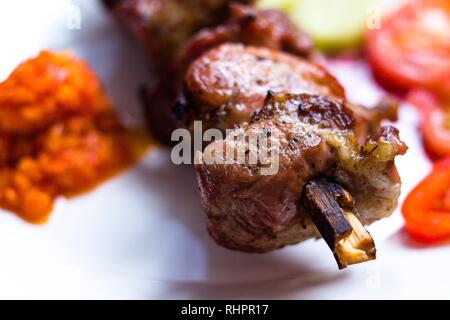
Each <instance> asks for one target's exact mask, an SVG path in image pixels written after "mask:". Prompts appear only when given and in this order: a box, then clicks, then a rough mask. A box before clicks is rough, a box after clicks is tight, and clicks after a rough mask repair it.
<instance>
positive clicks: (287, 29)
mask: <svg viewBox="0 0 450 320" xmlns="http://www.w3.org/2000/svg"><path fill="white" fill-rule="evenodd" d="M230 42H232V43H242V44H245V45H251V46H256V47H266V48H271V49H275V50H280V51H284V52H289V53H292V54H294V55H298V56H303V57H307V56H309V55H310V53H311V51H312V49H313V43H312V41H311V39H310V37H309V36H308V35H307V34H305V33H303V32H302V31H300V30H299V29H298V27H297V26H296V25H295V24H294V23H293V22H292V21H291V20H290V19H289V18H288V17H287V16H286V15H285V14H284V13H283V12H281V11H279V10H274V9H268V10H261V9H256V8H253V7H249V6H245V5H242V4H238V3H233V4H231V5H230V17H229V18H228V20H227V22H226V23H224V24H222V25H219V26H217V27H214V28H205V29H203V30H201V31H200V32H198V33H197V34H196V35H194V36H193V37H192V38H191V39H190V40H189V42H188V44H187V45H186V47H185V48H184V50H183V51H182V54H181V57H182V58H181V60H182V61H183V64H184V65H187V66H188V65H189V64H190V63H191V62H193V61H194V60H195V59H196V58H198V57H199V56H201V55H202V54H203V53H205V52H206V51H208V50H210V49H213V48H215V47H217V46H219V45H221V44H224V43H230Z"/></svg>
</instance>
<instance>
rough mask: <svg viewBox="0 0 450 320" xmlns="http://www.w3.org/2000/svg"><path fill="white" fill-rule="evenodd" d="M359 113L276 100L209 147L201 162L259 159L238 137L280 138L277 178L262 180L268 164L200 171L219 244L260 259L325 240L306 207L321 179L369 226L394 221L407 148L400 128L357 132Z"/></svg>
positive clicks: (306, 99)
mask: <svg viewBox="0 0 450 320" xmlns="http://www.w3.org/2000/svg"><path fill="white" fill-rule="evenodd" d="M354 110H355V109H354V107H350V106H349V105H348V104H347V103H346V102H342V101H338V100H335V99H333V98H329V97H325V96H317V95H310V94H300V95H290V94H280V95H269V97H268V99H267V100H266V102H265V104H264V107H263V108H262V110H261V111H260V112H259V113H258V114H256V115H255V116H254V117H253V120H252V121H251V122H250V123H249V124H244V125H242V126H241V127H240V128H237V129H235V130H234V131H233V132H232V133H231V134H229V135H228V136H227V137H226V138H225V139H223V140H218V141H214V142H213V143H211V144H210V145H208V146H207V147H206V148H205V150H204V152H203V153H201V155H203V156H205V155H208V154H216V155H221V154H224V150H231V151H232V152H231V154H238V150H241V149H246V150H247V151H249V152H258V151H252V149H251V148H250V147H248V146H246V145H245V146H242V144H243V143H244V144H245V143H247V142H245V141H244V142H242V141H239V140H238V139H237V137H238V136H239V135H241V134H242V133H244V134H246V135H247V136H250V135H252V134H259V133H260V132H263V131H265V132H269V133H270V134H271V136H273V137H278V138H277V141H278V143H279V150H280V151H279V169H278V171H277V172H276V174H273V175H264V174H261V170H262V166H261V164H251V163H249V162H248V161H246V162H244V163H242V162H238V161H235V162H234V163H230V162H228V163H226V164H221V163H223V161H219V162H218V163H212V164H211V163H205V162H203V163H199V164H197V165H196V171H197V177H198V182H199V185H200V192H201V196H202V205H203V208H204V212H205V213H206V216H207V219H208V222H207V224H208V230H209V233H210V234H211V236H212V237H213V238H214V239H215V240H216V242H217V243H219V244H220V245H222V246H225V247H227V248H230V249H235V250H240V251H246V252H259V253H261V252H268V251H271V250H274V249H278V248H281V247H283V246H285V245H289V244H296V243H298V242H301V241H304V240H306V239H309V238H314V237H318V236H319V235H320V233H319V231H318V230H317V228H316V225H315V224H314V222H313V219H312V218H311V214H310V212H309V210H307V209H306V208H305V204H304V202H303V201H301V196H302V194H303V192H304V187H305V185H307V183H308V182H309V181H311V180H314V179H316V178H317V177H327V178H329V179H331V180H333V181H335V182H336V183H338V184H339V185H341V186H343V187H345V189H346V190H347V191H348V192H349V193H350V194H351V195H352V196H353V198H354V203H355V209H356V211H357V212H358V213H359V216H358V218H359V219H360V221H361V223H362V225H366V224H370V223H372V222H374V221H376V220H379V219H381V218H384V217H387V216H389V215H390V214H391V213H392V212H393V210H394V209H395V208H396V206H397V200H398V196H399V194H400V185H401V182H400V178H399V176H398V173H397V170H396V167H395V164H394V158H395V157H396V156H397V155H400V154H403V153H404V152H406V146H405V145H404V143H403V142H402V141H401V140H400V139H399V137H398V131H397V130H396V129H395V128H393V127H389V126H388V127H380V128H378V130H376V132H374V133H373V134H370V135H368V136H367V135H366V136H364V135H360V133H357V132H356V131H355V128H357V127H358V122H360V121H361V120H360V119H359V118H358V116H357V114H356V113H355V111H354ZM363 137H364V138H365V139H364V143H363V144H362V145H361V144H360V143H359V142H358V141H359V140H361V138H363ZM199 155H200V154H197V157H199ZM224 160H225V159H224ZM316 214H317V212H316ZM322 214H323V213H322ZM347 219H348V218H347ZM353 230H355V227H353ZM322 234H323V235H324V236H325V237H327V235H326V234H325V233H324V232H323V233H322ZM368 256H369V255H368Z"/></svg>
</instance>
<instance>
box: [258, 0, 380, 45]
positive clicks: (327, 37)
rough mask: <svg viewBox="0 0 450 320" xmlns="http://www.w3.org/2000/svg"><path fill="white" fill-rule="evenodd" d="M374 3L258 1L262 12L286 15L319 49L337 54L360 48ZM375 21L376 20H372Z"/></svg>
mask: <svg viewBox="0 0 450 320" xmlns="http://www.w3.org/2000/svg"><path fill="white" fill-rule="evenodd" d="M376 3H377V0H260V1H259V3H258V5H259V6H260V7H264V8H278V9H281V10H283V11H284V12H286V13H287V14H288V15H289V16H290V17H291V18H292V19H293V21H294V22H296V23H297V24H298V25H299V27H300V28H301V29H302V30H303V31H305V32H306V33H308V34H309V35H310V36H311V37H312V39H313V40H314V42H315V44H316V46H317V47H318V48H319V49H322V50H326V51H337V50H342V49H349V48H353V47H357V46H358V45H360V44H361V40H362V37H363V34H364V32H365V30H366V28H367V23H368V21H369V19H373V18H374V17H373V16H371V15H374V14H377V8H376V7H375V5H376ZM375 18H376V17H375Z"/></svg>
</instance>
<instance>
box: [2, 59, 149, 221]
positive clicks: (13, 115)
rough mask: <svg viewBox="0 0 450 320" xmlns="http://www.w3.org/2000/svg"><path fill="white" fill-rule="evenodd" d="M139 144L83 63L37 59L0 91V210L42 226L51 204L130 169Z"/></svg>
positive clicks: (140, 147)
mask: <svg viewBox="0 0 450 320" xmlns="http://www.w3.org/2000/svg"><path fill="white" fill-rule="evenodd" d="M142 137H143V135H136V134H133V133H132V132H130V130H127V129H125V128H124V127H123V126H122V125H121V124H120V122H119V120H118V119H117V117H116V115H115V114H114V112H113V110H112V108H111V104H110V103H109V100H108V98H107V97H106V95H105V93H104V92H103V90H102V87H101V85H100V82H99V80H98V79H97V77H96V76H95V74H94V73H93V72H92V71H91V70H90V69H89V67H88V66H87V64H86V63H84V62H83V61H82V60H80V59H77V58H76V57H74V56H73V55H72V54H70V53H67V52H61V53H53V52H50V51H42V52H41V53H39V55H38V56H37V57H35V58H32V59H29V60H27V61H25V62H24V63H22V64H21V65H19V66H18V67H17V68H16V69H15V70H14V71H13V72H12V73H11V75H10V76H9V77H8V79H6V80H5V81H4V82H2V83H0V207H2V208H4V209H7V210H10V211H13V212H15V213H17V214H18V215H19V216H20V217H22V218H23V219H25V220H27V221H29V222H32V223H42V222H45V221H46V220H47V218H48V216H49V214H50V212H51V211H52V208H53V201H54V199H55V198H56V197H57V196H59V195H65V196H69V195H74V194H79V193H81V192H85V191H87V190H90V189H92V188H94V187H95V186H96V185H98V184H99V183H100V182H102V181H104V180H106V179H108V178H110V177H112V176H113V175H115V174H117V173H118V172H120V171H122V170H124V169H125V168H128V167H129V166H131V165H132V164H134V163H135V162H136V161H137V160H138V159H139V158H140V156H141V155H142V154H144V152H145V150H146V147H147V146H148V145H149V143H148V140H147V139H143V138H142Z"/></svg>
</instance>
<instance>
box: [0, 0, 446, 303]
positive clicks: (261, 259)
mask: <svg viewBox="0 0 450 320" xmlns="http://www.w3.org/2000/svg"><path fill="white" fill-rule="evenodd" d="M70 4H76V5H77V6H78V8H79V9H80V12H81V28H80V29H70V28H68V26H72V27H73V26H74V24H73V23H74V20H73V16H71V14H73V12H74V10H75V12H76V10H78V9H77V8H76V7H73V6H72V5H70ZM71 18H72V19H71ZM75 22H76V19H75ZM0 44H1V50H0V79H4V78H5V77H7V75H8V74H9V73H10V72H11V70H12V69H13V68H14V67H15V66H16V65H17V64H18V63H19V62H20V61H22V60H24V59H26V58H28V57H30V56H33V55H35V54H37V52H38V51H39V50H40V49H45V48H51V49H66V48H70V49H72V50H73V51H74V52H76V54H77V55H79V56H81V57H83V58H85V59H86V60H87V61H88V62H89V63H90V65H91V66H92V68H93V69H95V71H96V72H97V73H98V75H99V77H100V78H101V79H102V81H103V83H104V84H105V87H106V90H107V91H108V93H109V95H110V96H111V97H112V99H113V102H114V104H115V106H116V107H117V110H118V112H120V114H121V115H122V116H123V118H124V119H125V120H126V121H127V123H130V124H132V125H134V124H138V123H140V121H139V119H140V110H139V104H138V101H137V99H136V90H137V88H138V86H139V85H140V84H142V83H144V82H145V80H146V78H148V72H147V62H146V60H145V58H144V56H143V54H142V52H141V50H140V49H139V48H138V47H137V46H136V45H135V44H134V43H133V41H131V40H130V39H129V38H128V37H127V35H126V34H125V33H124V32H123V31H122V30H121V29H120V28H118V27H117V26H116V24H115V23H114V21H113V20H112V18H111V17H109V16H108V15H107V14H106V12H105V11H104V10H103V8H102V7H101V6H100V5H99V4H98V2H97V1H94V0H86V1H61V0H53V1H52V0H45V1H44V0H40V1H33V0H29V1H25V0H19V1H17V0H15V1H6V0H1V1H0ZM330 67H331V69H332V70H333V72H335V74H336V75H337V76H338V77H339V78H340V79H341V80H342V81H343V83H344V84H345V85H346V86H347V89H348V95H349V96H350V97H351V99H353V100H354V101H356V102H364V103H368V104H372V103H374V102H375V101H376V99H377V98H378V97H379V96H380V95H381V94H382V92H380V91H379V89H378V88H376V87H375V86H374V85H373V84H371V81H370V75H369V73H368V71H367V68H366V66H365V65H364V64H363V63H354V64H348V63H346V62H339V63H333V64H332V65H331V66H330ZM398 126H399V127H400V129H401V136H402V138H403V139H404V140H405V141H406V142H407V143H408V145H409V146H410V150H409V152H408V154H407V155H406V156H404V157H401V158H399V159H398V162H397V163H398V165H399V169H400V174H401V176H402V179H403V182H404V185H403V195H402V199H403V198H404V196H405V194H407V192H408V191H409V190H410V189H411V188H412V187H413V186H414V185H415V184H416V183H417V182H418V181H419V180H420V179H421V178H422V177H424V176H425V175H426V173H427V172H428V169H429V163H428V161H427V160H426V158H425V157H424V156H423V152H422V147H421V145H420V140H419V137H418V135H417V129H416V114H415V113H414V111H413V110H412V109H411V108H409V107H408V106H405V107H404V108H403V109H402V111H401V120H400V123H399V124H398ZM402 224H403V222H402V218H401V215H400V213H399V211H397V212H395V213H394V215H393V216H392V217H391V218H388V219H385V220H383V221H380V222H378V223H376V224H374V225H373V226H371V227H370V230H371V232H372V234H373V236H374V238H375V240H376V242H377V248H378V253H379V254H378V259H377V260H376V261H375V262H371V263H367V264H362V265H357V266H353V267H350V268H348V269H347V270H344V271H338V270H337V268H336V265H335V262H334V259H333V257H332V256H331V254H330V253H329V250H328V248H327V247H326V245H325V243H324V242H323V241H314V240H311V241H307V242H305V243H302V244H299V245H296V246H292V247H289V248H286V249H283V250H279V251H277V252H274V253H271V254H265V255H249V254H243V253H239V252H232V251H228V250H226V249H223V248H221V247H218V246H216V245H215V244H214V243H213V241H212V240H211V239H210V238H209V237H208V235H207V233H206V231H205V227H204V221H203V216H202V213H201V209H200V205H199V195H198V191H197V186H196V183H195V177H194V174H193V170H192V168H191V167H189V166H187V167H175V166H173V165H171V164H170V162H169V158H168V152H167V150H162V149H161V150H156V149H153V150H151V151H150V152H149V153H148V155H147V156H146V157H145V159H143V161H142V162H141V163H140V164H139V165H138V166H136V167H135V168H134V169H132V170H130V171H128V172H126V173H124V174H122V175H120V176H119V177H117V178H115V179H113V180H111V181H109V182H107V183H106V184H104V185H102V186H100V187H99V188H97V189H96V190H95V191H93V192H90V193H89V194H86V195H84V196H81V197H78V198H76V199H72V200H64V199H60V200H58V201H57V203H56V208H55V210H54V212H53V214H52V216H51V219H50V221H49V222H48V223H47V224H45V225H43V226H34V225H30V224H27V223H25V222H23V221H21V220H20V219H18V218H17V217H16V216H14V215H13V214H10V213H8V212H5V211H1V212H0V298H113V299H115V298H132V299H134V298H139V299H140V298H150V299H151V298H275V299H277V298H295V299H303V298H308V299H315V298H327V299H363V298H388V299H389V298H450V293H449V290H450V289H449V288H450V275H449V270H450V268H449V267H450V259H449V254H450V247H449V246H447V245H439V246H434V247H426V246H422V245H421V244H419V243H415V242H414V241H411V240H410V239H409V238H408V236H407V235H406V234H405V232H404V231H403V229H402Z"/></svg>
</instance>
